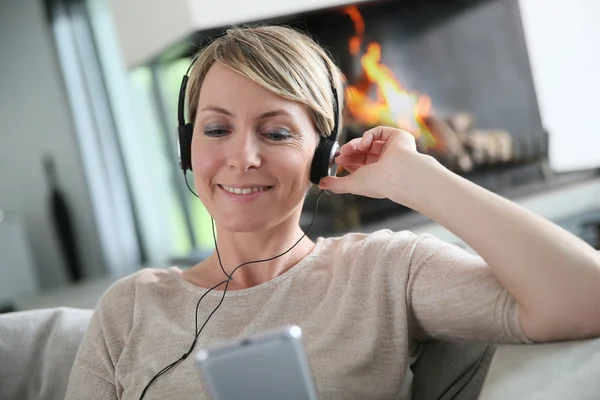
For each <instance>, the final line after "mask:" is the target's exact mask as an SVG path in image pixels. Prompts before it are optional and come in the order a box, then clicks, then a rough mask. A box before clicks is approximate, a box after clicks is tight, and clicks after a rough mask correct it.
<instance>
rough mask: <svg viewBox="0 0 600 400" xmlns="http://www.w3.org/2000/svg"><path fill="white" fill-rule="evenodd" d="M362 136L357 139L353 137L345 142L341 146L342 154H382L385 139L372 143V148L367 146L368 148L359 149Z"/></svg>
mask: <svg viewBox="0 0 600 400" xmlns="http://www.w3.org/2000/svg"><path fill="white" fill-rule="evenodd" d="M360 140H361V139H360V138H357V139H352V140H351V141H349V142H348V143H346V144H344V145H343V146H342V147H341V148H340V155H352V154H366V153H369V154H374V155H377V156H378V155H380V154H381V151H382V150H383V146H385V142H384V141H380V140H378V141H375V142H374V143H372V145H371V147H370V148H367V149H366V150H359V149H358V143H360Z"/></svg>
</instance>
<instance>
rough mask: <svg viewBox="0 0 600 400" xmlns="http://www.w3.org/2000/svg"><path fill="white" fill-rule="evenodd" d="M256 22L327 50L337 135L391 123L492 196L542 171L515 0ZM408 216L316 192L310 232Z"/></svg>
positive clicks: (539, 177)
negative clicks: (339, 120) (341, 85)
mask: <svg viewBox="0 0 600 400" xmlns="http://www.w3.org/2000/svg"><path fill="white" fill-rule="evenodd" d="M257 22H266V23H280V24H286V25H288V26H292V27H295V28H297V29H299V30H302V31H304V32H306V33H308V34H309V35H310V36H311V37H313V38H314V39H315V40H316V41H317V42H318V43H320V44H321V45H322V46H323V47H325V48H326V49H327V50H328V51H329V52H330V53H331V54H332V56H333V58H334V59H335V61H336V62H337V64H338V65H339V66H340V68H341V69H342V72H343V73H344V75H345V77H346V79H347V82H348V89H347V90H346V93H345V102H346V113H345V115H344V131H343V133H342V142H345V141H348V140H351V139H352V138H354V137H359V136H361V135H362V133H363V132H364V131H365V130H367V129H369V128H371V127H374V126H377V125H390V126H398V127H400V128H403V129H406V130H409V131H410V132H412V133H413V134H414V135H415V136H416V137H417V144H418V149H419V151H421V152H424V153H428V154H430V155H432V156H434V157H435V158H437V159H438V160H439V161H440V162H441V163H442V164H443V165H445V166H446V167H447V168H449V169H451V170H452V171H454V172H456V173H458V174H461V175H463V176H464V177H466V178H467V179H469V180H471V181H473V182H475V183H477V184H479V185H481V186H483V187H485V188H487V189H489V190H492V191H494V192H497V193H500V194H505V193H506V192H507V191H509V190H512V189H514V188H518V187H523V186H531V185H532V184H533V183H535V182H540V181H543V180H544V179H545V178H546V177H547V176H548V174H551V173H550V172H549V168H548V167H547V158H548V133H547V132H545V130H544V129H543V127H542V123H541V118H540V113H539V110H538V104H537V99H536V93H535V89H534V83H533V78H532V73H531V69H530V64H529V57H528V54H527V48H526V43H525V37H524V33H523V26H522V21H521V16H520V11H519V4H518V0H464V1H458V0H456V1H448V2H437V1H415V0H405V1H370V2H363V3H358V4H356V5H352V6H346V7H340V8H333V9H327V10H322V11H313V12H310V13H305V14H301V15H290V16H286V17H281V18H277V19H273V20H268V21H257ZM220 32H221V30H215V31H213V32H200V33H198V35H197V36H196V37H195V38H194V39H193V40H192V42H195V43H202V42H203V41H204V40H205V39H206V38H207V37H211V36H214V35H215V34H219V33H220ZM342 173H343V172H342ZM432 190H435V189H434V188H432ZM317 194H318V192H317V191H312V192H311V194H309V196H308V197H307V199H306V202H305V206H304V215H303V221H301V222H308V221H310V220H311V219H312V213H313V211H314V202H315V201H316V196H317ZM439 195H440V196H443V193H440V194H439ZM411 214H415V213H414V212H413V211H412V210H409V209H407V208H405V207H403V206H400V205H398V204H395V203H393V202H391V201H389V200H385V199H383V200H382V199H368V198H363V197H358V196H353V195H341V196H338V195H336V196H322V198H321V200H320V205H319V218H317V221H316V222H315V227H313V229H312V230H313V232H312V234H311V236H315V235H317V234H319V235H320V234H324V235H327V234H336V233H342V232H345V231H348V230H365V227H367V226H369V225H377V224H378V223H380V222H382V221H385V220H386V219H388V218H390V217H392V216H399V215H408V216H410V215H411ZM302 225H303V226H306V224H305V223H302Z"/></svg>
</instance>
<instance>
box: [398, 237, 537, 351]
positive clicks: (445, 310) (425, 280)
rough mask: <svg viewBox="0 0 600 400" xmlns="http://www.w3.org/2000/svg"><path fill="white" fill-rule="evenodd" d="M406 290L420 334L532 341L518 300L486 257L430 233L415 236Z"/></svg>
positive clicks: (422, 336)
mask: <svg viewBox="0 0 600 400" xmlns="http://www.w3.org/2000/svg"><path fill="white" fill-rule="evenodd" d="M406 295H407V304H408V307H409V318H411V319H412V321H411V322H412V324H411V326H413V327H414V332H413V336H414V337H415V338H417V339H419V340H426V339H428V338H436V339H444V340H452V339H455V340H475V341H489V342H511V343H527V342H531V340H530V339H528V338H527V337H526V336H525V334H524V333H523V331H522V329H521V326H520V322H519V305H518V303H517V302H516V301H515V299H514V298H513V297H512V296H511V295H510V293H508V291H507V290H506V289H505V288H504V287H503V286H502V285H501V284H500V282H499V281H498V280H497V279H496V277H495V276H494V274H493V273H492V271H491V269H490V268H489V267H488V266H487V264H486V263H485V261H484V260H483V259H482V258H481V257H479V256H475V255H472V254H470V253H468V252H467V251H465V250H463V249H461V248H459V247H458V246H455V245H452V244H450V243H447V242H444V241H442V240H439V239H437V238H435V237H433V236H431V235H421V236H418V237H417V238H416V240H415V242H414V245H413V247H412V254H411V257H410V261H409V275H408V287H407V291H406Z"/></svg>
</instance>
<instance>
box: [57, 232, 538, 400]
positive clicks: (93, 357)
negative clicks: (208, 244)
mask: <svg viewBox="0 0 600 400" xmlns="http://www.w3.org/2000/svg"><path fill="white" fill-rule="evenodd" d="M249 267H250V266H249ZM257 267H258V268H259V267H260V264H257V265H254V266H252V268H257ZM181 272H182V271H181V270H180V269H179V268H177V267H171V268H168V269H149V268H148V269H143V270H140V271H139V272H137V273H135V274H133V275H130V276H128V277H126V278H123V279H121V280H119V281H117V282H116V283H114V284H113V285H112V286H111V287H110V288H109V289H108V290H107V292H106V293H105V294H104V295H103V296H102V298H101V300H100V301H99V303H98V305H97V307H96V309H95V311H94V315H93V317H92V320H91V322H90V326H89V329H88V331H87V332H86V335H85V337H84V340H83V342H82V344H81V347H80V349H79V352H78V355H77V358H76V360H75V364H74V367H73V370H72V373H71V377H70V382H69V389H68V393H67V397H66V398H67V399H69V400H70V399H77V400H82V399H139V397H140V394H141V392H142V391H143V389H144V387H145V386H146V384H147V383H148V382H149V381H150V380H151V379H152V377H153V376H154V375H155V374H156V373H158V372H159V371H160V370H161V369H163V368H164V367H165V366H167V365H168V364H170V363H171V362H173V361H175V360H177V359H178V358H179V357H181V355H182V354H184V353H185V352H186V351H187V350H188V348H189V346H190V345H191V343H192V341H193V339H194V327H195V322H194V311H195V308H196V303H197V302H198V300H199V298H200V296H202V295H203V294H204V293H205V292H206V291H207V289H205V288H200V287H197V286H194V285H193V284H191V283H190V282H188V281H186V280H185V279H184V278H183V276H182V275H181ZM222 294H223V292H222V291H218V290H214V291H212V292H210V293H209V294H208V295H207V296H206V298H205V299H204V300H203V301H202V303H201V304H200V308H199V310H198V320H199V325H201V324H202V322H204V320H205V319H206V317H207V316H208V315H209V314H210V312H211V311H212V310H213V309H214V308H215V306H216V305H217V304H218V303H219V301H220V299H221V296H222ZM518 311H519V308H518V304H517V303H516V301H515V300H514V299H513V298H512V296H511V295H510V294H509V293H508V292H507V291H506V289H504V287H502V285H501V284H500V283H499V282H498V280H497V279H496V278H495V276H494V275H493V274H492V272H491V270H490V269H489V267H488V266H487V265H486V264H485V262H484V261H483V260H482V259H481V258H480V257H477V256H474V255H471V254H469V253H467V252H466V251H464V250H463V249H460V248H459V247H457V246H454V245H451V244H448V243H446V242H443V241H441V240H439V239H437V238H435V237H433V236H430V235H419V236H417V235H414V234H412V233H411V232H407V231H403V232H392V231H389V230H382V231H377V232H375V233H372V234H360V233H350V234H346V235H344V236H342V237H335V238H319V239H317V241H316V246H315V247H314V249H313V250H312V251H311V253H309V254H308V255H307V256H306V257H305V258H304V259H302V260H301V261H300V262H299V263H298V264H296V265H295V266H293V267H291V268H290V269H289V270H287V271H286V272H285V273H283V274H282V275H280V276H278V277H276V278H274V279H272V280H270V281H267V282H265V283H262V284H260V285H257V286H254V287H251V288H248V289H243V290H236V291H228V292H227V293H226V296H225V300H224V302H223V304H222V305H221V307H220V308H219V310H218V311H217V312H216V313H215V314H214V315H213V317H212V318H211V320H210V321H209V323H208V324H207V325H206V327H205V329H204V330H203V332H202V334H201V335H200V337H199V339H198V343H197V344H196V347H195V351H197V350H198V349H200V348H202V347H204V346H210V345H214V344H218V343H220V342H222V341H228V340H231V339H234V338H236V337H240V336H245V335H251V334H256V333H260V332H263V331H268V330H273V329H277V328H280V327H283V326H289V325H298V326H300V327H301V328H302V331H303V341H304V345H305V348H306V351H307V354H308V358H309V364H310V368H311V371H312V374H313V376H314V380H315V385H316V388H317V391H318V395H319V398H320V399H344V400H350V399H361V400H364V399H408V398H410V386H411V382H412V374H411V372H410V365H411V363H412V362H414V361H415V360H416V358H417V357H418V355H419V349H420V343H421V342H422V341H424V340H427V339H430V338H436V339H445V340H452V339H456V340H459V339H461V340H462V339H473V340H481V341H491V342H529V340H528V338H527V337H526V336H525V335H524V333H523V332H522V330H521V327H520V325H519V319H518ZM144 398H145V399H166V398H181V399H208V395H207V393H206V392H205V391H204V389H203V387H202V382H201V377H200V375H199V372H198V370H197V369H196V367H195V365H194V360H193V357H188V358H186V359H185V360H184V361H182V362H181V363H179V364H178V365H177V366H176V367H175V368H173V369H172V370H171V371H169V372H167V373H166V374H164V375H163V376H161V377H160V378H159V379H158V380H156V381H155V382H154V383H152V385H151V386H150V387H149V389H148V391H147V393H146V396H145V397H144Z"/></svg>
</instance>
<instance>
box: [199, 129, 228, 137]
mask: <svg viewBox="0 0 600 400" xmlns="http://www.w3.org/2000/svg"><path fill="white" fill-rule="evenodd" d="M204 134H205V135H206V136H209V137H221V136H224V135H226V134H227V130H226V129H205V130H204Z"/></svg>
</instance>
